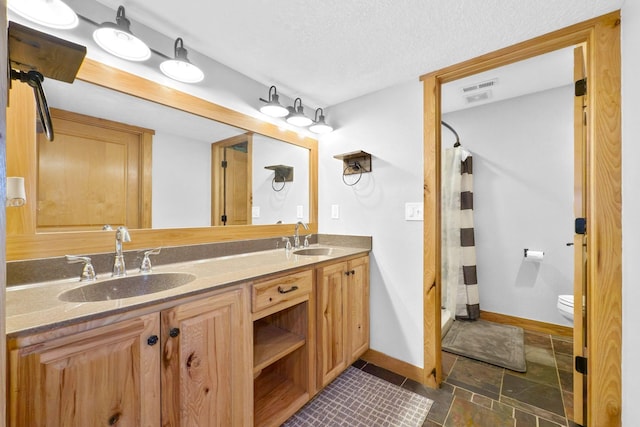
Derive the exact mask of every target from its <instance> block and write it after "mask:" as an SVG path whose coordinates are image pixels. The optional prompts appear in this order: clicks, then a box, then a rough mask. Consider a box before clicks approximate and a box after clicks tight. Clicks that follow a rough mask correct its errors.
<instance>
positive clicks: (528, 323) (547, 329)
mask: <svg viewBox="0 0 640 427" xmlns="http://www.w3.org/2000/svg"><path fill="white" fill-rule="evenodd" d="M480 318H481V319H482V320H488V321H489V322H495V323H502V324H504V325H511V326H519V327H521V328H522V329H527V330H530V331H535V332H542V333H543V334H549V335H560V336H563V337H573V328H571V327H568V326H562V325H556V324H554V323H547V322H540V321H538V320H530V319H523V318H521V317H515V316H508V315H506V314H500V313H492V312H490V311H482V310H480Z"/></svg>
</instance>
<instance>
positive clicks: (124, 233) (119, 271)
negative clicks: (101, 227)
mask: <svg viewBox="0 0 640 427" xmlns="http://www.w3.org/2000/svg"><path fill="white" fill-rule="evenodd" d="M130 241H131V236H129V230H127V227H124V226H120V227H118V229H117V230H116V255H115V258H114V260H113V272H112V273H111V277H120V276H126V275H127V269H126V267H125V265H124V256H123V255H122V242H130Z"/></svg>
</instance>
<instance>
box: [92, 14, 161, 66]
mask: <svg viewBox="0 0 640 427" xmlns="http://www.w3.org/2000/svg"><path fill="white" fill-rule="evenodd" d="M130 26H131V21H129V20H128V19H127V17H126V16H125V12H124V7H123V6H120V7H118V12H117V14H116V22H115V23H113V22H103V23H102V24H100V27H99V28H98V29H97V30H95V31H94V32H93V39H94V40H95V42H96V43H97V44H98V46H100V47H101V48H102V49H104V50H105V51H107V52H109V53H110V54H112V55H114V56H117V57H119V58H122V59H126V60H129V61H146V60H147V59H149V58H150V57H151V49H149V46H147V45H146V43H145V42H143V41H142V40H140V39H139V38H137V37H136V36H134V35H133V34H132V33H131V30H130V29H129V27H130Z"/></svg>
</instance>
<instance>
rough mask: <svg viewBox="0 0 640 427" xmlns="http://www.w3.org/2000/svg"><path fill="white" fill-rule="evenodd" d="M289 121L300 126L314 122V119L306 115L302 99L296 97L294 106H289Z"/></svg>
mask: <svg viewBox="0 0 640 427" xmlns="http://www.w3.org/2000/svg"><path fill="white" fill-rule="evenodd" d="M296 105H297V107H296ZM287 123H289V124H291V125H294V126H300V127H305V126H309V125H310V124H311V123H313V120H311V119H310V118H309V117H307V116H305V115H304V108H303V107H302V99H300V98H296V99H295V101H293V107H289V116H288V117H287Z"/></svg>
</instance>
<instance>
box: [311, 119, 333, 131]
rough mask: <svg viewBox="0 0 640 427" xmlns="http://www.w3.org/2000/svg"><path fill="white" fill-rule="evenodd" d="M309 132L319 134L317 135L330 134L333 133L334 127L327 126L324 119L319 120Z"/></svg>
mask: <svg viewBox="0 0 640 427" xmlns="http://www.w3.org/2000/svg"><path fill="white" fill-rule="evenodd" d="M309 130H310V131H311V132H313V133H317V134H324V133H329V132H333V127H331V126H330V125H328V124H326V123H325V122H324V119H322V120H319V121H318V122H316V123H314V124H312V125H311V126H309Z"/></svg>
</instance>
